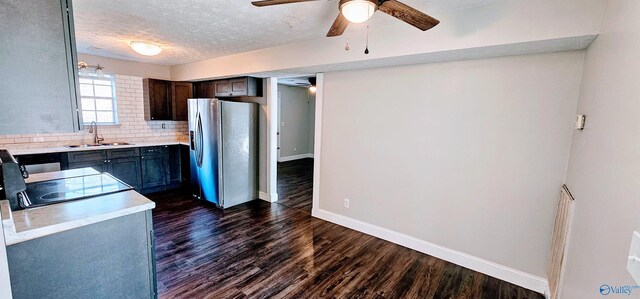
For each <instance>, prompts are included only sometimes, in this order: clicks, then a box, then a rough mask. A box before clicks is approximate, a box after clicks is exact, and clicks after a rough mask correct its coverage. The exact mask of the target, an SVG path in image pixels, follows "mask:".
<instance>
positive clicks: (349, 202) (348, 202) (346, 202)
mask: <svg viewBox="0 0 640 299" xmlns="http://www.w3.org/2000/svg"><path fill="white" fill-rule="evenodd" d="M349 205H351V200H350V199H348V198H345V199H344V207H345V208H347V209H348V208H349Z"/></svg>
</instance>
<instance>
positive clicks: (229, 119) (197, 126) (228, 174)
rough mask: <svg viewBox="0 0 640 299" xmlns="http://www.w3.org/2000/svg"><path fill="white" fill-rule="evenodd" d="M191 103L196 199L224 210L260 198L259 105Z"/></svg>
mask: <svg viewBox="0 0 640 299" xmlns="http://www.w3.org/2000/svg"><path fill="white" fill-rule="evenodd" d="M188 101H189V143H190V148H191V151H190V158H191V188H192V189H191V190H192V192H193V196H194V197H196V198H198V199H203V200H206V201H209V202H212V203H214V204H216V205H217V206H218V207H220V208H228V207H232V206H235V205H238V204H241V203H244V202H247V201H250V200H253V199H256V198H257V189H258V186H257V185H258V104H254V103H241V102H229V101H221V100H218V99H189V100H188Z"/></svg>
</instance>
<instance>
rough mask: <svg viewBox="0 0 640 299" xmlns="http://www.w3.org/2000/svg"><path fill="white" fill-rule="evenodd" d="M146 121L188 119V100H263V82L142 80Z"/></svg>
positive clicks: (241, 79)
mask: <svg viewBox="0 0 640 299" xmlns="http://www.w3.org/2000/svg"><path fill="white" fill-rule="evenodd" d="M143 95H144V99H145V106H144V117H145V120H181V121H184V120H187V119H188V108H189V107H188V101H187V100H188V99H191V98H225V97H260V96H262V79H260V78H253V77H240V78H232V79H226V80H213V81H201V82H193V83H192V82H174V81H167V80H158V79H150V78H148V79H144V80H143Z"/></svg>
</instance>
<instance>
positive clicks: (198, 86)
mask: <svg viewBox="0 0 640 299" xmlns="http://www.w3.org/2000/svg"><path fill="white" fill-rule="evenodd" d="M214 88H215V86H214V81H202V82H194V83H193V97H194V98H203V99H208V98H215V97H216V95H215V90H214Z"/></svg>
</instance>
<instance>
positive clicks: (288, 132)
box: [276, 76, 316, 214]
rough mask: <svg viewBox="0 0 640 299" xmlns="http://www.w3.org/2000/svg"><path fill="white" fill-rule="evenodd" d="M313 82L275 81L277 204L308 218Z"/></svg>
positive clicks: (296, 79)
mask: <svg viewBox="0 0 640 299" xmlns="http://www.w3.org/2000/svg"><path fill="white" fill-rule="evenodd" d="M315 79H316V77H315V76H304V77H294V78H279V79H278V109H277V120H278V121H277V163H276V167H277V194H278V201H277V202H278V204H280V205H283V206H286V207H289V208H294V209H298V210H300V211H303V212H305V213H308V214H311V210H312V206H313V179H314V147H315V144H314V143H315V140H314V139H315V113H316V111H315V110H316V80H315Z"/></svg>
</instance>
